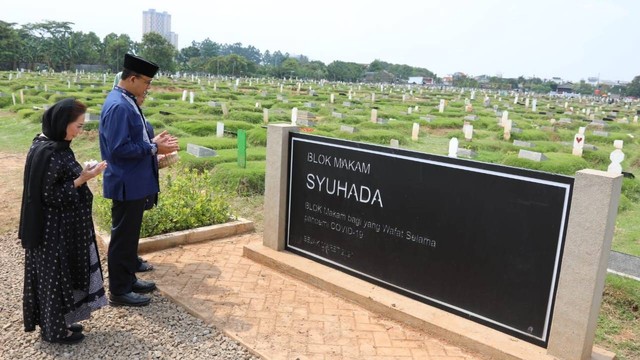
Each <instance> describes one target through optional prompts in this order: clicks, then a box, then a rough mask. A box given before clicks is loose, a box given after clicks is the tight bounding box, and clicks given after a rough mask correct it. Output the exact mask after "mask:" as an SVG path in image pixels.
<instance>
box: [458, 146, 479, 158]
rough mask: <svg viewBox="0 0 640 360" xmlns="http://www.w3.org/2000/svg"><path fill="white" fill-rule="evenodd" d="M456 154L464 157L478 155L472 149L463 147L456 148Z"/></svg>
mask: <svg viewBox="0 0 640 360" xmlns="http://www.w3.org/2000/svg"><path fill="white" fill-rule="evenodd" d="M457 155H458V156H457V157H464V158H469V159H473V158H475V157H476V156H478V154H477V153H476V152H475V151H473V150H472V149H464V148H458V152H457Z"/></svg>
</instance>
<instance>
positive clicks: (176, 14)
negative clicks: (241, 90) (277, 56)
mask: <svg viewBox="0 0 640 360" xmlns="http://www.w3.org/2000/svg"><path fill="white" fill-rule="evenodd" d="M1 9H2V12H1V13H0V20H2V21H5V22H10V23H16V24H17V25H25V24H27V23H36V22H42V21H46V20H54V21H69V22H72V23H73V25H72V29H73V31H82V32H85V33H88V32H94V33H96V34H97V35H98V36H99V37H100V38H104V36H105V35H107V34H109V33H112V32H113V33H116V34H128V35H129V36H130V37H131V39H132V40H134V41H140V40H141V39H142V12H143V11H145V10H149V9H155V10H156V11H159V12H163V11H166V12H167V13H169V14H170V15H171V30H172V31H173V32H175V33H177V34H178V42H179V44H178V45H179V48H183V47H186V46H189V45H191V43H192V41H196V42H201V41H202V40H204V39H206V38H209V39H210V40H212V41H214V42H217V43H220V44H225V43H227V44H232V43H238V42H239V43H242V44H243V46H248V45H253V46H255V47H256V48H258V49H259V50H260V51H262V52H264V51H265V50H269V51H271V52H274V51H276V50H280V51H282V52H283V53H286V52H288V53H290V54H302V55H305V56H307V57H308V58H309V59H310V60H320V61H322V62H324V63H325V64H327V65H328V64H329V63H331V62H332V61H334V60H340V61H347V62H356V63H364V64H368V63H371V62H372V61H373V60H376V59H378V60H382V61H386V62H389V63H393V64H406V65H410V66H415V67H422V68H426V69H429V70H430V71H432V72H434V73H436V74H437V75H438V76H440V77H442V76H446V75H449V74H453V73H455V72H462V73H465V74H467V75H469V76H478V75H489V76H499V75H501V76H502V77H508V78H511V77H518V76H524V77H525V78H529V77H539V78H543V79H550V78H552V77H560V78H562V79H564V80H566V81H579V80H581V79H584V80H586V79H587V78H589V77H598V78H599V79H600V80H611V81H631V80H633V78H634V77H635V76H637V75H640V61H639V60H640V26H639V25H638V22H639V21H640V20H639V19H640V1H638V0H536V1H527V2H525V1H513V0H475V1H474V0H413V1H409V0H394V1H373V0H321V1H304V0H282V1H278V0H271V1H269V0H251V1H244V0H225V1H220V0H209V1H184V2H183V1H175V0H171V1H169V0H110V1H106V2H87V1H70V0H57V1H51V0H29V1H28V6H25V3H22V2H19V1H9V2H4V3H3V4H2V6H1Z"/></svg>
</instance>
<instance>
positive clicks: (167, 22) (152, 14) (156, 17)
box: [142, 9, 178, 49]
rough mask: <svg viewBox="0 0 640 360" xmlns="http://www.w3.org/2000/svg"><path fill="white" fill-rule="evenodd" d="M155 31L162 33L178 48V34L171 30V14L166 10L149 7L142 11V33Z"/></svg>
mask: <svg viewBox="0 0 640 360" xmlns="http://www.w3.org/2000/svg"><path fill="white" fill-rule="evenodd" d="M150 32H154V33H158V34H160V35H162V37H163V38H165V39H166V40H167V41H168V42H169V43H170V44H171V45H173V46H174V47H175V48H176V49H177V48H178V34H176V33H174V32H172V31H171V15H170V14H169V13H167V12H166V11H163V12H157V11H156V10H155V9H149V10H147V11H143V12H142V35H144V34H147V33H150Z"/></svg>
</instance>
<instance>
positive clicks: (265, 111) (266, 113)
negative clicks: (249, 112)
mask: <svg viewBox="0 0 640 360" xmlns="http://www.w3.org/2000/svg"><path fill="white" fill-rule="evenodd" d="M262 121H263V122H264V123H265V124H268V123H269V109H267V108H264V109H262Z"/></svg>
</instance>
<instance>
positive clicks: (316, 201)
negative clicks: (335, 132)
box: [286, 133, 573, 346]
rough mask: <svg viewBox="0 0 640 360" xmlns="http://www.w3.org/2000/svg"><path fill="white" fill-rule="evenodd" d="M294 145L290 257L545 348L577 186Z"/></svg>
mask: <svg viewBox="0 0 640 360" xmlns="http://www.w3.org/2000/svg"><path fill="white" fill-rule="evenodd" d="M290 136H291V137H290V159H291V161H290V166H289V184H288V209H287V214H288V219H287V234H286V236H287V239H286V247H287V249H288V250H289V251H292V252H294V253H297V254H300V255H302V256H306V257H308V258H311V259H314V260H316V261H319V262H322V263H324V264H326V265H329V266H332V267H335V268H337V269H340V270H342V271H345V272H348V273H350V274H352V275H355V276H358V277H360V278H362V279H365V280H367V281H371V282H373V283H375V284H378V285H381V286H384V287H386V288H389V289H392V290H394V291H396V292H398V293H401V294H404V295H406V296H410V297H412V298H414V299H417V300H419V301H422V302H425V303H428V304H430V305H433V306H436V307H439V308H441V309H444V310H447V311H450V312H453V313H456V314H458V315H461V316H463V317H466V318H470V319H472V320H474V321H477V322H480V323H482V324H485V325H488V326H491V327H493V328H495V329H498V330H500V331H503V332H505V333H508V334H511V335H514V336H517V337H519V338H522V339H524V340H527V341H529V342H532V343H535V344H538V345H542V346H546V343H547V339H548V334H549V329H550V324H551V318H552V309H553V298H554V294H555V290H556V285H557V280H558V274H559V270H560V259H561V254H562V247H563V241H564V236H565V232H566V223H567V218H568V214H569V204H570V199H571V190H572V186H573V178H570V177H565V176H558V175H553V174H548V173H541V172H535V171H528V170H524V169H517V168H510V167H503V166H498V165H494V164H487V163H481V162H476V161H470V160H462V159H454V158H448V157H443V156H435V155H429V154H423V153H416V152H411V151H406V150H400V149H392V148H387V147H382V146H374V145H367V144H362V143H354V142H347V141H341V140H336V139H328V138H323V137H318V136H310V135H305V134H295V133H292V134H291V135H290Z"/></svg>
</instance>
